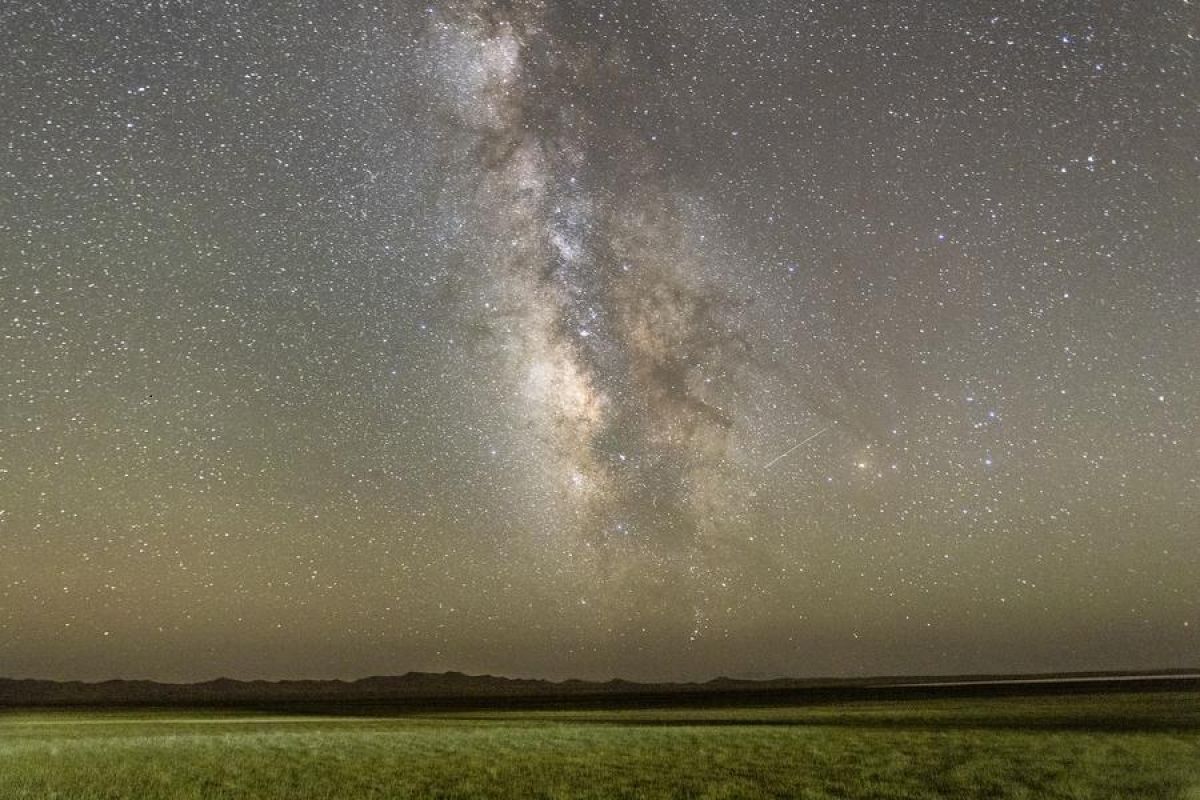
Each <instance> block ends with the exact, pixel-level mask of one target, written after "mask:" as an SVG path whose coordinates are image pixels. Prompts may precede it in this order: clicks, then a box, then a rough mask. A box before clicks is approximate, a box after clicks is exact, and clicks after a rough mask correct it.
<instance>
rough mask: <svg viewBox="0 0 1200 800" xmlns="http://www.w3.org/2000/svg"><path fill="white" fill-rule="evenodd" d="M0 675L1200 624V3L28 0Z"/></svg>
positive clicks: (980, 666) (650, 659) (797, 665)
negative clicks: (1199, 573) (83, 0)
mask: <svg viewBox="0 0 1200 800" xmlns="http://www.w3.org/2000/svg"><path fill="white" fill-rule="evenodd" d="M0 54H3V55H2V56H0V58H2V59H3V61H2V63H3V67H2V68H0V186H2V189H3V191H2V193H0V675H8V676H17V677H22V676H31V677H32V676H36V677H48V678H82V679H100V678H111V677H151V678H158V679H166V680H197V679H206V678H212V677H215V676H217V675H230V676H233V677H243V678H249V677H266V678H283V677H343V678H353V677H359V676H363V675H369V674H380V673H383V674H394V673H402V672H405V671H408V670H439V671H440V670H446V669H456V670H462V671H466V672H491V673H500V674H508V675H522V676H538V677H550V678H563V677H569V676H573V677H584V678H607V677H611V676H622V677H626V678H632V679H706V678H710V677H713V676H716V675H720V674H727V675H735V676H741V677H764V676H773V675H792V676H811V675H862V674H887V673H891V674H896V673H910V674H911V673H963V672H1001V671H1031V670H1036V671H1043V670H1044V671H1050V670H1075V669H1110V668H1149V667H1180V666H1195V665H1196V664H1197V663H1200V588H1198V587H1200V581H1198V579H1197V568H1198V564H1200V435H1198V430H1197V428H1198V423H1197V420H1198V419H1200V134H1198V133H1197V131H1200V5H1197V4H1196V3H1195V2H1192V1H1190V0H1162V1H1161V2H1154V3H1140V2H1115V1H1108V2H1085V1H1081V2H1070V3H1067V2H1032V1H1030V2H1017V1H1016V0H1011V1H1010V2H1004V3H996V2H993V3H984V2H970V1H968V2H963V1H960V0H953V2H951V1H950V0H941V1H940V2H895V3H882V2H880V3H861V2H860V3H835V2H828V3H821V2H804V1H803V0H761V1H760V0H693V1H689V2H682V1H679V2H671V1H668V0H659V1H658V2H653V1H652V0H607V1H606V0H594V1H593V2H582V1H581V0H559V1H557V2H550V1H549V0H545V1H544V2H539V0H431V2H429V3H413V2H410V1H409V0H395V1H394V2H390V3H379V4H371V3H351V2H332V1H326V0H307V2H290V1H289V2H282V0H267V1H264V2H233V1H232V0H227V1H226V2H209V1H208V0H205V2H171V1H170V0H157V1H155V2H151V1H150V0H146V1H145V2H98V0H87V1H85V2H66V1H65V0H46V1H45V2H16V3H7V4H5V5H4V6H3V10H2V11H0Z"/></svg>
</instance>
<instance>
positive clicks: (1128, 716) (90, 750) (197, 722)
mask: <svg viewBox="0 0 1200 800" xmlns="http://www.w3.org/2000/svg"><path fill="white" fill-rule="evenodd" d="M402 797H422V798H424V797H445V798H449V797H456V798H473V797H496V798H537V797H542V798H550V797H563V798H566V797H572V798H574V797H593V798H601V797H603V798H611V797H628V798H634V797H636V798H651V797H697V798H700V797H703V798H743V797H745V798H755V797H789V798H791V797H796V798H934V797H939V798H940V797H946V798H1002V797H1003V798H1008V797H1012V798H1183V799H1184V800H1200V697H1197V696H1196V695H1192V694H1169V693H1163V694H1142V695H1107V696H1105V695H1090V696H1083V697H1041V698H1010V699H1004V698H996V699H970V700H951V699H943V700H931V701H921V702H905V703H847V704H840V705H827V706H808V707H786V708H739V709H679V710H646V711H552V712H528V711H513V712H480V713H472V714H466V713H459V714H436V715H435V714H425V715H410V716H402V717H395V716H393V717H330V716H324V717H312V716H267V715H263V714H252V713H229V712H211V713H207V712H196V711H187V712H181V711H161V712H71V711H47V712H3V713H0V798H5V800H17V799H18V798H39V799H40V798H62V799H63V800H92V799H94V798H144V799H145V800H153V799H155V798H205V800H210V799H212V798H279V800H283V799H284V798H287V799H288V800H307V799H308V798H322V799H323V800H331V799H332V798H402Z"/></svg>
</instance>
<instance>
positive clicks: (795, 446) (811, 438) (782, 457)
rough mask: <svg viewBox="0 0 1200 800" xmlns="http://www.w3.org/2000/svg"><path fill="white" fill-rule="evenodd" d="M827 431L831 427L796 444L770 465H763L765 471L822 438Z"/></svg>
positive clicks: (774, 459)
mask: <svg viewBox="0 0 1200 800" xmlns="http://www.w3.org/2000/svg"><path fill="white" fill-rule="evenodd" d="M827 430H829V427H828V426H826V427H824V428H821V430H819V431H817V432H816V433H814V434H813V435H812V436H810V437H808V438H807V439H805V440H804V441H802V442H796V443H795V444H794V445H792V446H791V447H789V448H788V449H787V451H786V452H784V453H782V454H781V455H777V456H775V458H773V459H771V461H770V462H769V463H767V464H764V465H763V469H770V468H771V467H773V466H775V465H776V464H778V463H779V462H780V461H783V460H784V459H785V458H787V457H788V456H790V455H791V454H792V453H794V452H796V451H797V450H799V449H800V448H801V447H803V446H804V445H806V444H808V443H809V442H811V441H812V440H813V439H815V438H817V437H818V436H820V435H821V434H822V433H824V432H825V431H827Z"/></svg>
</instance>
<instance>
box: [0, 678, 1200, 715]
mask: <svg viewBox="0 0 1200 800" xmlns="http://www.w3.org/2000/svg"><path fill="white" fill-rule="evenodd" d="M1163 689H1170V690H1182V691H1200V675H1197V671H1196V670H1161V671H1157V672H1154V673H1142V674H1129V673H1071V674H1058V675H1021V676H1012V675H1008V676H1005V675H982V676H980V675H975V676H963V675H956V676H924V677H880V678H852V679H835V678H828V679H807V680H799V679H792V678H776V679H770V680H743V679H737V678H714V679H713V680H710V681H707V682H705V683H635V682H632V681H625V680H619V679H613V680H610V681H604V682H598V681H582V680H566V681H561V682H555V681H547V680H537V679H528V678H504V677H498V676H494V675H464V674H463V673H461V672H445V673H430V672H409V673H407V674H404V675H379V676H372V677H368V678H361V679H359V680H355V681H341V680H284V681H263V680H253V681H239V680H232V679H230V678H218V679H216V680H211V681H204V682H201V683H158V682H155V681H147V680H109V681H102V682H99V683H85V682H81V681H61V682H60V681H44V680H30V679H0V707H34V706H237V707H262V708H266V707H273V708H279V707H289V708H312V709H318V710H319V709H331V708H334V707H338V708H345V707H351V706H353V707H359V708H364V709H369V708H384V707H387V708H429V707H489V706H514V705H520V706H560V705H561V706H583V705H613V706H638V705H672V704H683V705H695V704H710V703H711V704H724V703H726V702H729V703H734V702H737V703H746V702H750V703H754V702H763V703H776V702H789V703H802V702H815V701H830V700H853V699H888V698H897V697H916V696H929V695H945V694H955V695H983V694H987V695H991V694H1041V693H1064V692H1075V691H1092V692H1095V691H1122V692H1126V691H1146V690H1163Z"/></svg>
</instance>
